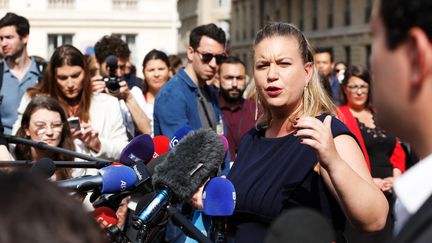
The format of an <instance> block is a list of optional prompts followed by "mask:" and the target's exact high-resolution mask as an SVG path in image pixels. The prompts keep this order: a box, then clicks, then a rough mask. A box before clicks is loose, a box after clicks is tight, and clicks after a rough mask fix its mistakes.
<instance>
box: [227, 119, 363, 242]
mask: <svg viewBox="0 0 432 243" xmlns="http://www.w3.org/2000/svg"><path fill="white" fill-rule="evenodd" d="M325 117H326V115H320V116H317V118H318V119H319V120H321V121H323V120H324V118H325ZM331 127H332V133H333V137H336V136H338V135H342V134H347V135H350V136H352V137H353V138H354V139H355V137H354V136H353V135H352V134H351V132H350V131H349V130H348V128H347V127H346V126H345V125H344V124H343V123H342V122H341V121H339V120H338V119H337V118H334V117H333V118H332V123H331ZM264 134H265V131H264V130H261V131H258V130H256V129H255V128H254V129H252V130H250V131H249V132H248V133H247V134H245V136H244V137H243V138H242V140H241V142H240V145H239V148H238V157H237V159H236V161H235V162H234V164H233V167H232V168H231V171H230V173H229V175H228V179H230V180H231V181H232V183H233V184H234V187H235V190H236V194H237V200H236V209H235V212H234V214H233V216H231V217H230V218H229V219H228V226H229V231H230V234H231V235H232V236H233V238H234V239H233V240H234V241H235V242H263V241H264V239H265V236H266V233H267V230H268V228H269V227H270V225H271V223H272V222H273V221H274V220H275V219H276V218H277V217H278V216H279V215H280V214H281V212H282V211H283V210H286V209H289V208H294V207H298V206H303V207H309V208H313V209H316V210H318V211H320V212H321V213H322V214H323V215H324V216H325V217H326V218H327V219H328V220H329V222H330V223H331V224H333V226H334V228H335V230H336V231H337V233H338V232H342V231H343V230H344V227H345V221H346V219H345V216H344V214H343V212H342V210H341V209H340V207H339V204H338V203H337V202H336V200H335V199H334V198H333V196H332V195H331V193H330V191H329V190H328V189H327V187H326V185H325V184H324V181H323V180H322V178H321V176H320V175H319V174H318V173H316V172H314V170H313V167H314V166H315V165H316V163H317V161H318V159H317V153H316V151H315V150H314V149H313V148H311V147H309V146H308V145H303V144H300V139H301V137H296V136H294V135H292V134H289V135H286V136H284V137H280V138H266V137H265V136H264Z"/></svg>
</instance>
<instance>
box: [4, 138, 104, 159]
mask: <svg viewBox="0 0 432 243" xmlns="http://www.w3.org/2000/svg"><path fill="white" fill-rule="evenodd" d="M0 136H1V137H3V138H4V139H6V140H7V141H8V142H9V143H15V144H24V145H28V146H31V147H35V148H38V149H40V150H46V151H50V152H54V153H60V154H66V155H70V156H73V157H75V158H80V159H83V160H87V161H99V162H102V163H109V162H111V161H107V160H103V159H99V158H95V157H91V156H88V155H85V154H81V153H77V152H75V151H71V150H69V149H65V148H60V147H56V146H51V145H48V144H46V143H44V142H36V141H33V140H31V139H26V138H21V137H16V136H10V135H6V134H0Z"/></svg>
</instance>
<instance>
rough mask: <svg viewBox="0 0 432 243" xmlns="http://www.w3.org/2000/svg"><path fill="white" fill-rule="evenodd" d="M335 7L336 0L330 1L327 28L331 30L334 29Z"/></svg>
mask: <svg viewBox="0 0 432 243" xmlns="http://www.w3.org/2000/svg"><path fill="white" fill-rule="evenodd" d="M333 7H334V0H328V14H327V27H328V28H329V29H331V28H333V11H334V10H333Z"/></svg>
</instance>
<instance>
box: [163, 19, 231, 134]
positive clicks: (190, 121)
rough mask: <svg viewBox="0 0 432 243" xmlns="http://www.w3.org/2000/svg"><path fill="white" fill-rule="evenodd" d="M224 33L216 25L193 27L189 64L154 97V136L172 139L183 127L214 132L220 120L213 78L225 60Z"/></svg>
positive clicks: (188, 51) (189, 48)
mask: <svg viewBox="0 0 432 243" xmlns="http://www.w3.org/2000/svg"><path fill="white" fill-rule="evenodd" d="M225 42H226V39H225V32H224V31H223V30H222V29H221V28H219V27H217V26H216V25H215V24H207V25H201V26H198V27H196V28H194V29H193V30H192V32H191V34H190V36H189V47H188V48H187V59H188V62H187V64H186V66H185V67H184V68H180V69H179V71H178V72H177V73H176V74H175V75H174V76H173V77H172V78H171V80H170V81H168V83H166V84H165V85H164V87H162V89H161V90H160V91H159V93H158V95H157V96H156V100H155V108H154V134H155V135H165V136H167V137H169V138H170V137H172V136H173V135H174V133H175V132H176V131H177V130H178V129H180V128H181V127H183V126H186V125H188V126H191V127H192V128H194V129H198V128H212V129H213V130H215V131H216V128H217V126H218V121H219V120H220V118H221V112H220V109H219V104H218V98H217V92H216V91H215V90H213V89H212V88H210V87H209V86H208V85H207V84H206V81H207V80H209V79H212V78H213V77H214V75H215V74H216V72H217V69H218V66H219V64H220V63H221V62H222V61H223V60H224V59H225Z"/></svg>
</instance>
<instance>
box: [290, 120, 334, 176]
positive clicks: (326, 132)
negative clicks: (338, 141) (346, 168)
mask: <svg viewBox="0 0 432 243" xmlns="http://www.w3.org/2000/svg"><path fill="white" fill-rule="evenodd" d="M331 120H332V117H331V116H326V118H325V119H324V122H321V121H320V120H318V119H317V118H315V117H303V118H298V119H297V120H296V122H294V128H295V129H296V130H297V131H296V132H295V134H294V135H295V136H298V137H302V139H301V140H300V143H302V144H306V145H309V146H311V147H312V148H314V149H315V150H316V151H317V153H318V159H319V161H320V164H321V166H323V167H324V168H325V169H328V167H330V166H331V165H332V162H334V161H338V160H341V158H340V156H339V154H338V152H337V150H336V146H335V143H334V139H333V135H332V131H331Z"/></svg>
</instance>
